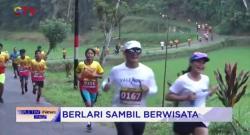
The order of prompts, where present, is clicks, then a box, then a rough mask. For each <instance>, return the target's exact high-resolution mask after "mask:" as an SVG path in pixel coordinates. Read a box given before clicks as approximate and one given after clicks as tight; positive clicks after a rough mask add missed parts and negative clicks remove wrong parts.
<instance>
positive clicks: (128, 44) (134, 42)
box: [123, 40, 141, 50]
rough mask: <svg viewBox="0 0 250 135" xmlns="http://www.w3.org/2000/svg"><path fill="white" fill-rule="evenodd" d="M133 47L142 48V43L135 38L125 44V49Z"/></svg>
mask: <svg viewBox="0 0 250 135" xmlns="http://www.w3.org/2000/svg"><path fill="white" fill-rule="evenodd" d="M131 48H141V43H140V42H138V41H135V40H131V41H128V42H126V43H125V44H124V46H123V49H124V50H127V49H131Z"/></svg>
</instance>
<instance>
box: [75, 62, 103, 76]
mask: <svg viewBox="0 0 250 135" xmlns="http://www.w3.org/2000/svg"><path fill="white" fill-rule="evenodd" d="M84 70H90V71H91V72H95V73H98V74H102V73H103V72H104V70H103V68H102V66H101V65H100V64H99V62H97V61H93V62H92V63H91V64H90V65H86V64H85V63H84V62H80V63H79V64H78V66H77V67H76V72H77V73H83V71H84Z"/></svg>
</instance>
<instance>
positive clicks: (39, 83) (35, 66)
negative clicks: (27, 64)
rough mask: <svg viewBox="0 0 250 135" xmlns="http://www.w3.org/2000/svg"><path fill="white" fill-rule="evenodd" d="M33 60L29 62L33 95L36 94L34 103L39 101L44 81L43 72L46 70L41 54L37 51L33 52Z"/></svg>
mask: <svg viewBox="0 0 250 135" xmlns="http://www.w3.org/2000/svg"><path fill="white" fill-rule="evenodd" d="M35 57H36V58H35V59H33V60H32V61H31V80H32V83H33V94H34V95H35V94H36V92H37V91H38V92H37V98H36V102H39V101H40V97H41V95H42V88H43V86H44V80H45V70H46V69H47V66H46V62H45V61H44V60H43V59H42V54H41V52H40V51H39V50H37V51H36V52H35Z"/></svg>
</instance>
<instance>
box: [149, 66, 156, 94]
mask: <svg viewBox="0 0 250 135" xmlns="http://www.w3.org/2000/svg"><path fill="white" fill-rule="evenodd" d="M148 79H149V82H148V83H149V84H148V86H149V94H155V93H156V92H157V85H156V82H155V76H154V72H153V71H151V72H150V75H149V78H148Z"/></svg>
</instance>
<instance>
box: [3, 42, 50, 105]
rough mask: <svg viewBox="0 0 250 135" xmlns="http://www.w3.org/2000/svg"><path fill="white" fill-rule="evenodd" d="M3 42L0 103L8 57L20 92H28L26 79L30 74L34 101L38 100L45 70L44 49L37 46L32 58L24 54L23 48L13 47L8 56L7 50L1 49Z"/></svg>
mask: <svg viewBox="0 0 250 135" xmlns="http://www.w3.org/2000/svg"><path fill="white" fill-rule="evenodd" d="M2 49H3V44H1V43H0V103H4V100H3V97H2V95H3V91H4V89H3V88H4V82H5V69H6V66H7V62H8V61H9V59H10V60H11V61H12V67H13V73H14V78H15V79H17V78H18V77H19V79H20V84H21V94H22V95H24V94H25V93H26V92H28V82H29V81H28V80H29V76H31V80H32V84H33V91H32V92H33V94H34V95H36V93H37V97H36V101H37V102H39V101H40V97H41V93H42V88H43V86H44V79H45V70H46V68H47V67H46V62H45V59H46V56H45V53H44V51H42V50H41V46H38V47H37V50H36V51H35V57H34V59H31V58H30V57H29V56H27V55H26V50H25V49H20V50H19V51H17V49H16V48H13V52H12V53H11V55H10V56H9V54H8V52H6V51H2Z"/></svg>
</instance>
